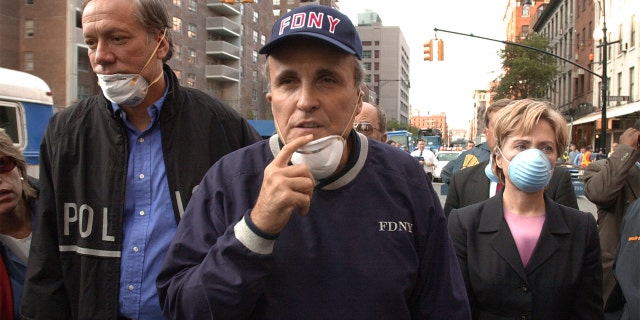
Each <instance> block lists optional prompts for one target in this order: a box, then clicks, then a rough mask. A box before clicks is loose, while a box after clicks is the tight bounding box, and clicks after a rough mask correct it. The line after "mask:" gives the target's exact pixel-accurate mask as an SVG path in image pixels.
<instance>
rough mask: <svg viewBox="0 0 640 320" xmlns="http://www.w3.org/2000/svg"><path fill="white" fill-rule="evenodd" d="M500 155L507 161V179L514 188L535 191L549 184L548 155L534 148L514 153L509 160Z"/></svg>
mask: <svg viewBox="0 0 640 320" xmlns="http://www.w3.org/2000/svg"><path fill="white" fill-rule="evenodd" d="M498 151H500V155H502V157H503V158H504V159H505V160H506V161H507V163H509V169H508V171H509V179H511V182H512V183H513V185H515V186H516V188H518V189H520V190H522V191H524V192H528V193H531V192H537V191H540V190H542V189H544V187H545V186H546V185H547V184H549V181H551V172H552V171H553V168H552V167H551V161H549V157H548V156H547V155H546V154H544V152H542V151H540V150H539V149H536V148H531V149H527V150H524V151H522V152H520V153H518V154H516V155H515V156H514V157H513V158H511V161H509V160H507V158H506V157H505V156H504V155H503V154H502V150H500V148H498Z"/></svg>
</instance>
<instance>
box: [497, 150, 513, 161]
mask: <svg viewBox="0 0 640 320" xmlns="http://www.w3.org/2000/svg"><path fill="white" fill-rule="evenodd" d="M498 152H500V156H501V157H502V159H504V161H506V162H508V163H511V161H509V159H507V157H505V156H504V153H502V150H501V149H500V147H498Z"/></svg>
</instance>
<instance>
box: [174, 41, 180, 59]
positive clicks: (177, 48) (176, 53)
mask: <svg viewBox="0 0 640 320" xmlns="http://www.w3.org/2000/svg"><path fill="white" fill-rule="evenodd" d="M181 53H182V46H181V45H179V44H174V45H173V57H174V58H176V60H178V61H180V60H182V59H181V58H182V57H181Z"/></svg>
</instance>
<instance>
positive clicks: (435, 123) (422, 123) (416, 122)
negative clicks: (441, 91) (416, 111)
mask: <svg viewBox="0 0 640 320" xmlns="http://www.w3.org/2000/svg"><path fill="white" fill-rule="evenodd" d="M411 126H412V127H416V128H419V129H438V130H440V132H441V133H442V140H444V141H447V136H446V135H447V133H448V132H449V125H448V124H447V114H446V113H444V112H440V113H436V114H433V115H427V116H414V117H411Z"/></svg>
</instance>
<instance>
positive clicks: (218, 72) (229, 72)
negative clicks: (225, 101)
mask: <svg viewBox="0 0 640 320" xmlns="http://www.w3.org/2000/svg"><path fill="white" fill-rule="evenodd" d="M205 76H206V77H207V80H215V81H222V82H239V81H240V70H238V69H235V68H231V67H229V66H225V65H221V64H216V65H208V66H206V68H205Z"/></svg>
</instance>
